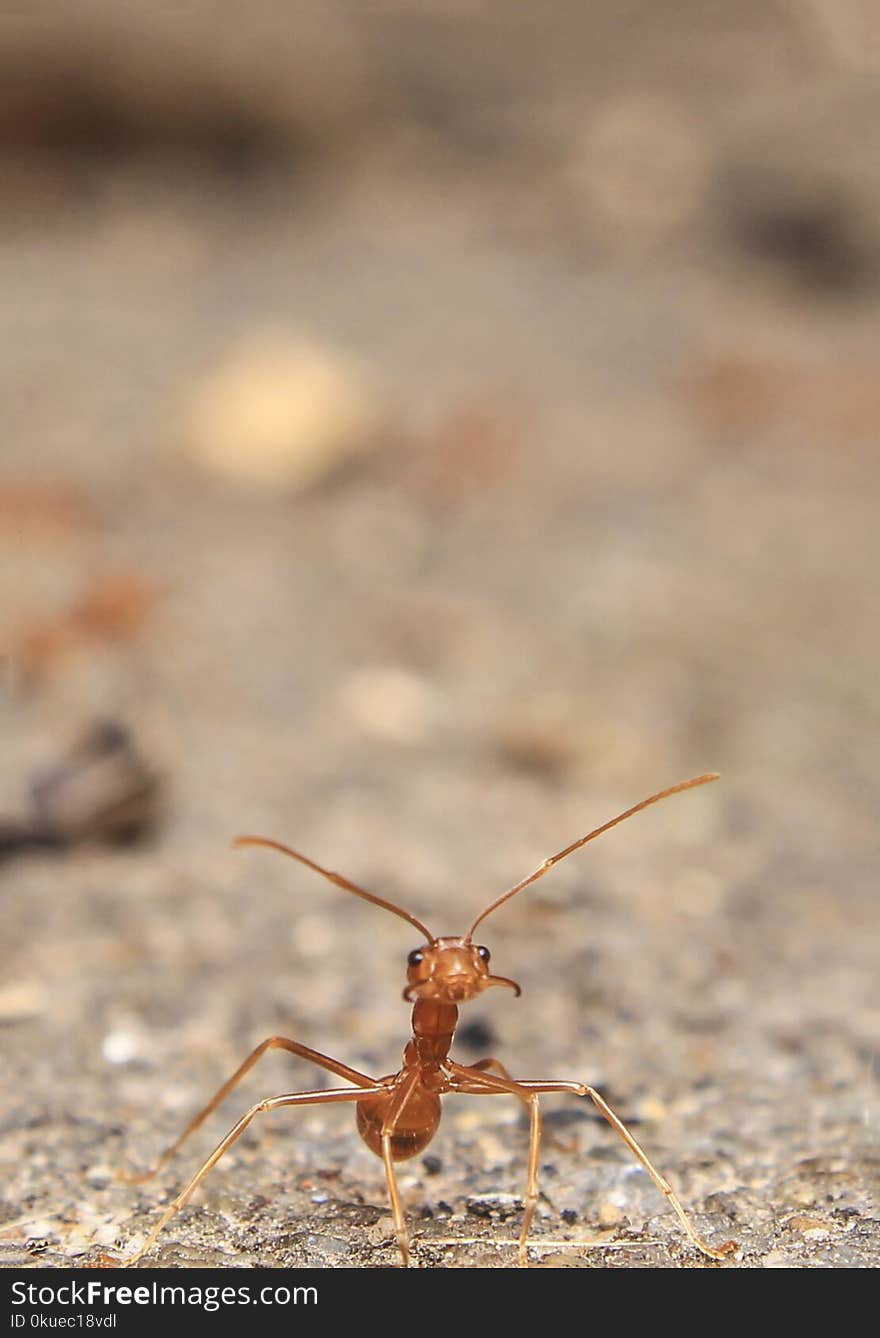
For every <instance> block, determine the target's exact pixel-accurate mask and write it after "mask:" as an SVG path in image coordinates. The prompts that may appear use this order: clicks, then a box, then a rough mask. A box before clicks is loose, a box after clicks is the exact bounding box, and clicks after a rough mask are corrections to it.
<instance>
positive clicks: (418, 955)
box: [406, 948, 425, 966]
mask: <svg viewBox="0 0 880 1338" xmlns="http://www.w3.org/2000/svg"><path fill="white" fill-rule="evenodd" d="M424 956H425V954H424V953H423V952H422V950H421V948H414V949H413V950H412V952H411V953H410V955H409V956H408V957H407V959H406V964H407V966H419V965H420V963H421V962H422V960H423V959H424Z"/></svg>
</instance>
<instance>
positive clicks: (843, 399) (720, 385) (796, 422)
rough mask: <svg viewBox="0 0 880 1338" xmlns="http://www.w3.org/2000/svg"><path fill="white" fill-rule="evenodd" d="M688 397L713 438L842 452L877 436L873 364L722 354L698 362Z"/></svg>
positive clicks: (879, 397) (879, 396)
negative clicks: (777, 441) (764, 438)
mask: <svg viewBox="0 0 880 1338" xmlns="http://www.w3.org/2000/svg"><path fill="white" fill-rule="evenodd" d="M686 395H687V397H688V399H689V401H690V406H691V409H692V412H693V413H694V415H695V417H696V419H697V422H698V423H699V426H700V429H701V430H702V431H703V432H706V433H708V434H710V435H712V436H716V437H717V436H720V437H732V438H736V437H750V436H759V435H770V436H773V437H776V438H779V437H785V438H787V439H789V438H790V439H791V440H795V441H798V442H803V443H805V444H811V445H819V446H822V445H825V446H829V447H840V446H847V445H850V444H855V443H858V442H863V441H874V440H876V438H877V435H878V433H880V387H878V383H877V368H876V366H875V365H874V364H873V363H861V362H852V363H842V364H839V365H837V366H824V365H822V366H820V365H817V364H815V363H812V362H803V363H798V362H794V361H785V362H783V361H776V362H774V361H772V360H770V359H761V358H758V357H750V356H748V355H743V354H722V355H719V356H715V357H712V358H708V359H706V360H705V361H704V362H702V363H700V364H699V365H698V366H697V367H696V368H695V369H694V371H693V373H692V374H691V376H690V378H689V379H688V383H687V388H686Z"/></svg>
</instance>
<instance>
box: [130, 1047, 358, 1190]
mask: <svg viewBox="0 0 880 1338" xmlns="http://www.w3.org/2000/svg"><path fill="white" fill-rule="evenodd" d="M268 1050H287V1051H289V1052H290V1054H292V1055H296V1056H297V1057H298V1058H299V1059H307V1060H308V1061H309V1063H311V1064H317V1065H318V1067H319V1068H322V1069H327V1071H328V1072H329V1073H335V1074H336V1077H337V1078H345V1079H346V1080H347V1081H348V1082H350V1083H354V1085H355V1087H361V1088H367V1087H370V1088H372V1087H375V1086H376V1079H375V1078H368V1077H367V1075H366V1074H365V1073H359V1072H358V1071H357V1069H351V1068H349V1067H348V1065H347V1064H341V1063H340V1062H339V1060H338V1059H331V1058H330V1056H329V1055H322V1054H321V1053H320V1052H319V1051H318V1050H311V1049H310V1048H309V1047H308V1046H307V1045H301V1044H300V1042H299V1041H291V1040H288V1038H287V1037H286V1036H270V1037H269V1038H268V1040H265V1041H261V1043H260V1044H259V1045H258V1046H257V1048H256V1049H255V1050H252V1051H251V1053H250V1054H249V1055H248V1057H247V1059H246V1060H245V1061H244V1063H243V1064H240V1065H239V1067H238V1068H237V1069H236V1070H235V1072H234V1073H233V1075H232V1077H231V1078H229V1079H227V1081H226V1082H225V1083H224V1084H223V1086H222V1087H221V1088H219V1090H218V1091H217V1092H215V1093H214V1095H213V1096H212V1097H211V1100H210V1101H209V1102H208V1104H207V1105H206V1106H205V1107H204V1109H202V1110H200V1111H199V1113H198V1115H196V1116H195V1118H194V1119H192V1120H190V1122H189V1124H188V1125H187V1126H186V1128H185V1129H184V1131H183V1133H182V1134H181V1135H180V1137H179V1138H178V1139H176V1140H175V1142H173V1143H172V1144H171V1146H170V1147H167V1148H166V1149H165V1151H164V1152H163V1153H162V1155H161V1157H160V1158H159V1160H158V1161H157V1162H156V1165H155V1166H154V1167H153V1169H152V1170H151V1171H142V1172H131V1171H120V1172H119V1173H118V1174H119V1178H120V1180H124V1181H125V1182H126V1183H127V1184H130V1185H142V1184H144V1183H145V1182H146V1181H147V1180H152V1178H153V1176H154V1175H157V1174H158V1173H159V1171H161V1169H162V1167H163V1166H165V1165H166V1164H167V1163H168V1162H169V1161H170V1160H171V1158H172V1157H173V1156H174V1154H175V1153H176V1152H177V1151H178V1149H179V1148H181V1147H182V1146H183V1144H184V1143H185V1142H186V1140H187V1139H188V1138H189V1136H190V1134H194V1133H195V1131H196V1129H198V1128H200V1127H201V1126H202V1125H203V1124H204V1122H205V1120H206V1119H207V1118H208V1116H209V1115H211V1114H212V1113H213V1112H214V1111H215V1110H216V1109H217V1107H218V1106H219V1105H220V1102H221V1101H223V1100H224V1099H225V1097H227V1096H228V1095H229V1093H230V1092H231V1091H232V1089H233V1088H234V1087H237V1086H238V1084H239V1083H240V1082H241V1080H242V1078H243V1077H244V1076H245V1074H247V1073H249V1072H250V1070H251V1069H252V1068H253V1067H254V1065H255V1064H256V1063H257V1061H258V1060H260V1059H262V1057H263V1055H264V1054H266V1052H267V1051H268Z"/></svg>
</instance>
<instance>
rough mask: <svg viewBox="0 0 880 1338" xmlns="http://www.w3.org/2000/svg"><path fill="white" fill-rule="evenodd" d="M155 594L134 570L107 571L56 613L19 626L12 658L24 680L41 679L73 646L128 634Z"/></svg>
mask: <svg viewBox="0 0 880 1338" xmlns="http://www.w3.org/2000/svg"><path fill="white" fill-rule="evenodd" d="M158 595H159V590H158V588H157V587H156V586H155V585H153V584H152V583H150V582H148V581H145V580H143V578H142V577H141V576H139V575H137V574H136V573H134V572H127V571H119V572H107V573H106V574H105V575H103V576H99V577H97V578H96V579H95V580H94V581H93V583H92V584H91V585H90V586H89V587H88V588H87V589H86V590H85V591H84V592H83V594H81V595H80V596H79V598H78V599H76V600H74V602H73V603H72V604H71V605H69V606H68V607H67V608H66V609H63V610H62V611H61V612H60V613H57V614H54V615H53V616H52V617H49V618H39V619H36V620H34V621H33V622H31V623H28V624H27V625H26V626H25V627H23V628H22V629H21V630H20V631H19V633H18V635H17V636H16V637H14V638H13V643H12V646H11V650H10V659H11V660H12V662H13V664H15V665H16V667H17V668H18V669H19V670H20V671H21V673H22V676H23V679H24V681H25V682H26V683H28V684H30V685H33V684H36V683H39V682H40V681H41V680H42V679H43V678H45V677H46V675H47V674H48V673H50V672H51V671H52V670H53V669H54V668H55V666H56V664H57V662H58V661H60V660H62V659H63V658H64V657H65V656H66V655H68V654H69V653H70V652H71V651H74V650H77V649H81V648H82V647H83V646H86V645H88V644H89V643H92V642H107V641H116V642H122V641H128V640H131V638H133V637H134V636H135V635H136V634H137V633H138V632H139V631H140V629H141V627H142V626H143V624H144V622H145V621H146V618H147V615H148V614H149V612H150V610H151V609H152V607H153V604H154V603H155V602H156V599H157V598H158Z"/></svg>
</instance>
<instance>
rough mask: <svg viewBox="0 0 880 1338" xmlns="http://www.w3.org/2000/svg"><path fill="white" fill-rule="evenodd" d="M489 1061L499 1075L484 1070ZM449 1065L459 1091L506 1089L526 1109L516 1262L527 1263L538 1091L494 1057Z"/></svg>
mask: <svg viewBox="0 0 880 1338" xmlns="http://www.w3.org/2000/svg"><path fill="white" fill-rule="evenodd" d="M490 1065H491V1066H492V1067H493V1068H495V1069H500V1070H501V1076H499V1077H497V1078H496V1077H491V1076H490V1075H489V1074H488V1073H487V1072H486V1070H487V1069H488V1068H489V1067H490ZM449 1068H450V1069H451V1070H452V1072H453V1073H454V1074H455V1075H456V1076H457V1077H458V1078H459V1079H461V1081H460V1083H458V1084H457V1085H456V1088H455V1090H456V1091H458V1092H467V1093H469V1094H470V1095H472V1096H490V1095H493V1094H496V1093H499V1094H500V1093H504V1094H507V1093H509V1094H510V1095H511V1096H516V1097H518V1098H519V1100H520V1101H522V1102H523V1104H524V1105H525V1106H527V1107H528V1110H529V1168H528V1175H527V1178H526V1197H525V1211H524V1212H523V1222H522V1227H521V1229H520V1233H519V1263H520V1266H521V1267H523V1268H524V1267H525V1266H526V1265H527V1264H528V1255H527V1253H526V1242H527V1240H528V1235H529V1231H530V1230H531V1226H532V1220H533V1218H534V1216H535V1208H536V1207H537V1204H538V1158H539V1156H540V1151H541V1107H540V1105H539V1103H538V1094H537V1092H528V1091H526V1089H525V1087H524V1086H523V1084H521V1083H518V1082H516V1081H515V1080H514V1079H513V1078H511V1077H510V1075H509V1074H508V1072H507V1070H506V1069H505V1068H504V1065H503V1064H502V1063H501V1062H500V1061H499V1060H497V1059H481V1060H480V1061H479V1063H477V1064H471V1065H465V1064H456V1063H454V1062H452V1061H451V1060H450V1061H449Z"/></svg>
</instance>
